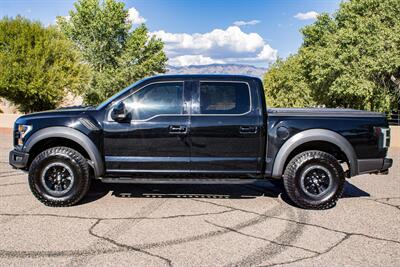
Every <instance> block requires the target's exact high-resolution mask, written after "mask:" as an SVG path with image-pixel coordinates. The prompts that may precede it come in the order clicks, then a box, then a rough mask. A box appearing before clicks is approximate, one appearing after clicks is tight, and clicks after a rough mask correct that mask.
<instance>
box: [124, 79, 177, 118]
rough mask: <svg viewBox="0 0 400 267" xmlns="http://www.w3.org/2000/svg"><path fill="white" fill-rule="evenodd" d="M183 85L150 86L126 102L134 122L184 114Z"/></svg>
mask: <svg viewBox="0 0 400 267" xmlns="http://www.w3.org/2000/svg"><path fill="white" fill-rule="evenodd" d="M182 98H183V83H182V82H170V83H155V84H150V85H148V86H146V87H144V88H142V89H140V90H139V91H138V92H136V93H134V94H132V95H131V96H129V97H128V98H126V99H125V100H124V104H125V106H126V107H127V109H128V111H129V112H131V114H132V119H133V120H146V119H149V118H151V117H154V116H156V115H161V114H168V115H174V114H182V109H183V105H182V104H183V100H182Z"/></svg>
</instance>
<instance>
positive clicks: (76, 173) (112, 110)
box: [9, 75, 392, 209]
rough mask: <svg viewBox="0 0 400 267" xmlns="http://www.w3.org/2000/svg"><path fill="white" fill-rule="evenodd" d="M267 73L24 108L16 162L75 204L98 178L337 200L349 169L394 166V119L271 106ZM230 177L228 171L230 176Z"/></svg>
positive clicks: (306, 203)
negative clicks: (267, 189) (216, 182)
mask: <svg viewBox="0 0 400 267" xmlns="http://www.w3.org/2000/svg"><path fill="white" fill-rule="evenodd" d="M266 103H268V100H267V101H266V100H265V97H264V90H263V85H262V82H261V80H260V79H258V78H254V77H249V76H241V75H161V76H155V77H150V78H147V79H144V80H141V81H139V82H137V83H135V84H133V85H131V86H129V87H127V88H126V89H124V90H122V91H121V92H119V93H118V94H116V95H114V96H112V97H111V98H110V99H108V100H106V101H105V102H103V103H101V104H100V105H99V106H97V107H86V108H79V109H59V110H54V111H46V112H38V113H33V114H29V115H24V116H22V117H20V118H18V119H17V121H16V122H15V126H14V149H13V150H12V151H11V152H10V156H9V161H10V164H11V165H12V166H14V167H15V168H18V169H22V170H26V171H29V177H28V180H29V186H30V188H31V190H32V192H33V194H34V195H35V197H36V198H38V199H39V200H40V201H41V202H43V203H44V204H46V205H49V206H69V205H73V204H75V203H77V202H79V201H80V200H81V199H82V198H83V196H84V195H85V194H86V193H87V191H88V188H89V186H90V182H91V180H92V179H98V180H100V181H102V182H105V183H135V182H136V183H137V182H138V181H139V182H149V181H152V182H166V181H168V179H170V178H171V176H173V177H180V178H179V179H187V180H185V181H191V180H193V181H194V180H196V181H199V180H202V179H204V181H210V179H211V178H218V179H221V180H225V181H228V180H229V179H282V180H283V185H284V188H285V190H286V192H287V194H288V196H289V197H290V199H291V200H292V201H293V202H294V203H295V204H297V205H298V206H300V207H303V208H309V209H324V208H329V207H332V206H333V205H334V204H335V203H336V201H337V200H338V199H339V198H340V196H341V195H342V192H343V190H344V183H345V178H346V177H352V176H356V175H359V174H365V173H387V172H388V169H389V168H390V167H391V166H392V160H391V159H389V158H387V157H386V155H387V151H388V147H389V143H390V129H389V127H388V122H387V120H386V118H385V116H384V114H381V113H375V112H367V111H359V110H349V109H267V106H266ZM222 178H223V179H222Z"/></svg>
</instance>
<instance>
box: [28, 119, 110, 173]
mask: <svg viewBox="0 0 400 267" xmlns="http://www.w3.org/2000/svg"><path fill="white" fill-rule="evenodd" d="M51 139H54V140H68V141H69V142H71V144H77V145H78V146H79V147H80V148H81V149H83V150H84V153H83V151H79V150H80V149H79V147H71V148H75V149H76V148H78V149H77V150H78V152H80V153H81V154H83V155H84V156H87V157H88V158H89V159H90V161H91V164H90V166H91V167H92V168H93V171H94V175H95V177H99V176H101V175H102V174H103V173H104V164H103V159H102V157H101V153H100V151H99V150H98V148H97V147H96V145H95V144H94V143H93V142H92V140H90V138H89V137H88V136H86V135H85V134H83V133H82V132H80V131H78V130H76V129H73V128H69V127H62V126H60V127H58V126H57V127H48V128H45V129H41V130H39V131H37V132H35V133H34V134H33V135H32V136H31V137H30V138H28V140H27V142H26V143H25V145H24V150H25V152H27V153H29V152H30V151H33V149H35V147H37V145H40V144H42V143H43V142H44V141H46V140H51ZM64 144H65V143H61V144H59V145H58V146H62V145H64ZM66 146H68V145H66ZM85 153H86V155H85Z"/></svg>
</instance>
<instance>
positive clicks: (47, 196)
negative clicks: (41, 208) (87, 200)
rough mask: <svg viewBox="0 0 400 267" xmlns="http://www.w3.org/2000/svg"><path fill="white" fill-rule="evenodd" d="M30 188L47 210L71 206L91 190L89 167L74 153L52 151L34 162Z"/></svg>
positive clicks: (64, 148) (69, 150) (59, 149)
mask: <svg viewBox="0 0 400 267" xmlns="http://www.w3.org/2000/svg"><path fill="white" fill-rule="evenodd" d="M29 186H30V189H31V191H32V193H33V195H34V196H35V197H36V198H37V199H38V200H39V201H41V202H42V203H44V204H45V205H47V206H53V207H62V206H71V205H73V204H75V203H77V202H78V201H80V200H81V199H82V198H83V197H84V195H85V194H86V192H87V191H88V189H89V186H90V177H89V166H88V164H87V162H86V159H85V158H84V157H83V156H82V155H81V154H80V153H79V152H77V151H76V150H74V149H71V148H68V147H53V148H49V149H47V150H45V151H43V152H42V153H40V154H39V155H38V156H37V157H36V158H35V159H34V160H33V162H32V164H31V166H30V168H29Z"/></svg>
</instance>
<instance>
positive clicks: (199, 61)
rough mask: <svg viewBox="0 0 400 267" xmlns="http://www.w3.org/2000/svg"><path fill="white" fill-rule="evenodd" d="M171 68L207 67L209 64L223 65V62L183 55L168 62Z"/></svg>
mask: <svg viewBox="0 0 400 267" xmlns="http://www.w3.org/2000/svg"><path fill="white" fill-rule="evenodd" d="M168 63H169V64H170V65H172V66H189V65H209V64H215V63H219V64H223V63H225V61H223V60H220V59H213V58H210V57H205V56H203V55H184V56H177V57H174V58H171V59H170V60H169V62H168Z"/></svg>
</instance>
